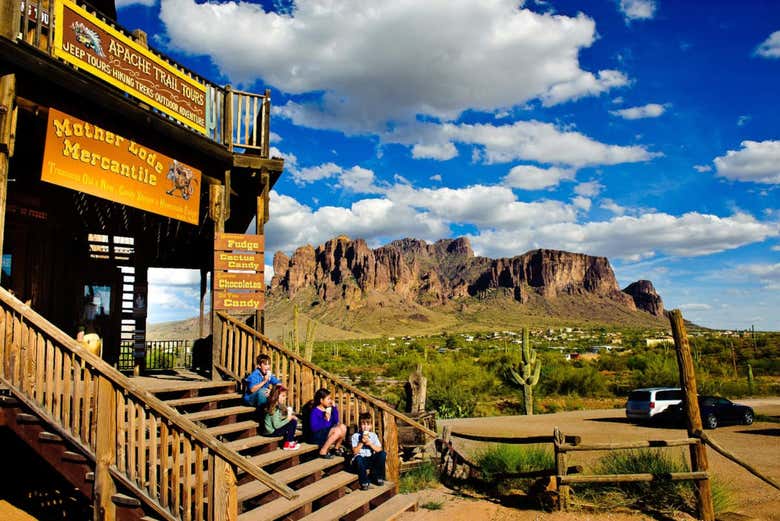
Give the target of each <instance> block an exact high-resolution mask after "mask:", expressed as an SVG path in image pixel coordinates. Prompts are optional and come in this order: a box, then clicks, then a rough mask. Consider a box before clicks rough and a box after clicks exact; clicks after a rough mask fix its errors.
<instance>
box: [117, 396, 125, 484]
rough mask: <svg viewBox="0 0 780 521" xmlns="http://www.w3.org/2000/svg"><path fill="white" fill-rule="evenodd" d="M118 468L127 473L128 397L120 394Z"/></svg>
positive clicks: (118, 409)
mask: <svg viewBox="0 0 780 521" xmlns="http://www.w3.org/2000/svg"><path fill="white" fill-rule="evenodd" d="M116 444H117V456H116V459H117V468H118V469H119V470H120V471H121V472H124V473H127V453H126V452H125V450H126V447H127V397H126V396H124V395H123V394H119V396H117V399H116Z"/></svg>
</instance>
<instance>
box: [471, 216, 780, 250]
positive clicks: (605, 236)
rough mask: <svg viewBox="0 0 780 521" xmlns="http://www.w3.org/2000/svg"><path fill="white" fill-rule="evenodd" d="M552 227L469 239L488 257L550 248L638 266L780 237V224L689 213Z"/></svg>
mask: <svg viewBox="0 0 780 521" xmlns="http://www.w3.org/2000/svg"><path fill="white" fill-rule="evenodd" d="M548 223H549V224H542V225H540V226H538V227H536V228H535V229H523V230H508V229H504V230H485V231H481V232H480V233H479V234H476V235H474V236H472V237H471V241H472V245H473V246H474V250H475V251H479V252H480V254H483V255H489V256H505V255H514V254H515V252H522V251H526V250H529V249H533V248H552V249H562V250H568V251H576V252H584V253H589V254H592V255H603V256H607V257H609V258H620V259H625V260H633V261H636V260H640V259H646V258H650V257H654V256H655V255H657V254H658V253H659V252H662V253H665V254H668V255H676V256H682V257H695V256H700V255H709V254H712V253H717V252H721V251H726V250H731V249H734V248H738V247H740V246H744V245H746V244H751V243H755V242H761V241H764V240H765V239H767V238H769V237H776V236H778V235H779V234H780V229H779V228H778V225H777V224H774V223H766V222H760V221H756V220H755V219H754V218H753V217H751V216H749V215H746V214H734V215H732V216H730V217H718V216H715V215H707V214H700V213H696V212H691V213H686V214H684V215H682V216H679V217H675V216H673V215H669V214H666V213H652V214H646V215H642V216H641V217H629V216H619V217H613V218H612V219H610V220H608V221H599V222H588V223H575V222H554V221H553V220H549V221H548ZM640 238H641V239H640Z"/></svg>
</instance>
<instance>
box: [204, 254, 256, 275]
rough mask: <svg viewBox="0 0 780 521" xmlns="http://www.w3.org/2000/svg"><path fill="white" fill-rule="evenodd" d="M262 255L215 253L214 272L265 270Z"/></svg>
mask: <svg viewBox="0 0 780 521" xmlns="http://www.w3.org/2000/svg"><path fill="white" fill-rule="evenodd" d="M263 267H264V266H263V254H262V253H234V252H229V251H215V252H214V270H215V271H216V270H246V271H262V270H263Z"/></svg>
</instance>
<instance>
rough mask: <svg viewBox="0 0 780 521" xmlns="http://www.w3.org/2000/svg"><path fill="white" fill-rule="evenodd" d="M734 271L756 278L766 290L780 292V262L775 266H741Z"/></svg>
mask: <svg viewBox="0 0 780 521" xmlns="http://www.w3.org/2000/svg"><path fill="white" fill-rule="evenodd" d="M736 271H737V272H739V273H744V274H747V275H749V276H753V277H758V279H759V280H760V281H761V283H762V284H763V285H764V287H765V288H766V289H771V290H780V262H778V263H776V264H743V265H741V266H738V267H737V268H736Z"/></svg>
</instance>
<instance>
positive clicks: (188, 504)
mask: <svg viewBox="0 0 780 521" xmlns="http://www.w3.org/2000/svg"><path fill="white" fill-rule="evenodd" d="M182 442H183V449H184V472H183V474H182V478H183V479H182V489H183V490H182V492H183V497H182V505H183V506H184V512H182V513H183V514H184V515H183V519H184V521H190V520H191V519H192V482H191V477H192V443H191V442H190V439H189V437H187V436H182ZM195 471H196V472H198V471H199V470H198V469H197V465H196V470H195Z"/></svg>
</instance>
